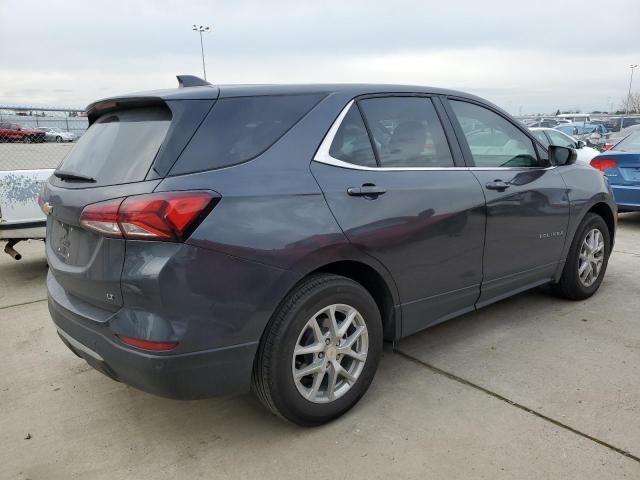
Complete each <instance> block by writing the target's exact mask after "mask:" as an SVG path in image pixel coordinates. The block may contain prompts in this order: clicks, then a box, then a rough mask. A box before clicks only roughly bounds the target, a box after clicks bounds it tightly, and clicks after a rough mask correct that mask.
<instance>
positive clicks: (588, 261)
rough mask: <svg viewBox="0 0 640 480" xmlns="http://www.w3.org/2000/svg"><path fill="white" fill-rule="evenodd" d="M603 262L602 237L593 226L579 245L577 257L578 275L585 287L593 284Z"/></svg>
mask: <svg viewBox="0 0 640 480" xmlns="http://www.w3.org/2000/svg"><path fill="white" fill-rule="evenodd" d="M603 264H604V237H603V236H602V232H601V231H600V230H599V229H597V228H594V229H592V230H589V232H588V233H587V235H586V236H585V238H584V240H583V242H582V246H581V247H580V256H579V258H578V277H579V278H580V282H581V283H582V285H584V286H585V287H590V286H591V285H593V284H594V283H595V282H596V280H597V279H598V277H599V275H600V271H601V270H602V265H603Z"/></svg>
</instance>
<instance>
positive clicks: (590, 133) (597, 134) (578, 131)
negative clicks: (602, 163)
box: [554, 124, 609, 150]
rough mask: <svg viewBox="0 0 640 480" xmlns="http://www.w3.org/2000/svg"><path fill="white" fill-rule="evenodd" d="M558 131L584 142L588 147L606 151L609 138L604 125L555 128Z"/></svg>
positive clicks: (572, 125)
mask: <svg viewBox="0 0 640 480" xmlns="http://www.w3.org/2000/svg"><path fill="white" fill-rule="evenodd" d="M554 128H555V129H556V130H558V131H560V132H562V133H564V134H566V135H571V136H572V137H573V138H575V139H576V140H582V141H583V142H585V143H586V144H587V145H589V146H591V147H593V148H596V149H598V150H604V146H605V143H606V141H607V138H608V137H609V133H608V131H607V129H606V128H605V127H604V126H603V125H597V124H596V125H592V124H584V125H579V124H567V125H558V126H556V127H554Z"/></svg>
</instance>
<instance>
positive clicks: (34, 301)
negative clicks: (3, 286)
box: [0, 298, 47, 310]
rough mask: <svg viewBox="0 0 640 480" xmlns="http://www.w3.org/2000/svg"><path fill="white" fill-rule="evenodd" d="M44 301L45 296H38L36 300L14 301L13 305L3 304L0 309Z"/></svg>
mask: <svg viewBox="0 0 640 480" xmlns="http://www.w3.org/2000/svg"><path fill="white" fill-rule="evenodd" d="M46 301H47V299H46V298H40V299H38V300H29V301H28V302H22V303H15V304H13V305H5V306H3V307H0V310H6V309H7V308H13V307H22V306H23V305H31V304H32V303H38V302H46Z"/></svg>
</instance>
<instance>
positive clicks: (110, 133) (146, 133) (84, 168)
mask: <svg viewBox="0 0 640 480" xmlns="http://www.w3.org/2000/svg"><path fill="white" fill-rule="evenodd" d="M170 123H171V113H170V112H169V110H168V109H166V108H162V107H153V108H135V109H128V110H119V111H116V112H112V113H107V114H105V115H103V116H101V117H100V118H98V120H96V121H95V122H94V123H93V125H91V127H90V128H89V129H88V130H87V131H86V133H85V134H84V135H82V137H81V138H80V140H79V141H78V143H77V144H76V146H75V148H74V149H73V150H72V151H71V152H70V153H69V155H68V156H67V157H66V158H65V159H64V160H63V161H62V163H61V164H60V166H59V167H58V170H59V171H62V172H66V173H73V174H76V175H83V176H87V177H91V178H94V179H95V180H96V184H97V185H115V184H119V183H129V182H139V181H141V180H144V178H145V176H146V175H147V172H148V171H149V167H151V164H152V163H153V160H154V158H155V156H156V154H157V153H158V149H159V148H160V145H162V141H163V140H164V137H165V136H166V134H167V130H168V129H169V124H170Z"/></svg>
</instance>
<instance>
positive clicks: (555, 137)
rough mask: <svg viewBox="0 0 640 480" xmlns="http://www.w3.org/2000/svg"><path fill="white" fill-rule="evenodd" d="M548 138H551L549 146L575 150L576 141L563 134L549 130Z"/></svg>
mask: <svg viewBox="0 0 640 480" xmlns="http://www.w3.org/2000/svg"><path fill="white" fill-rule="evenodd" d="M547 133H548V134H549V138H551V144H552V145H556V146H558V147H570V148H576V146H577V145H576V141H575V140H574V139H573V138H571V137H570V136H568V135H565V134H564V133H560V132H556V131H555V130H549V131H548V132H547Z"/></svg>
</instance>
